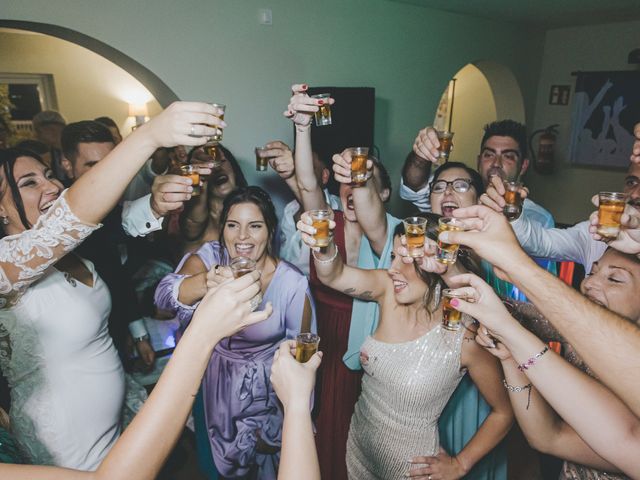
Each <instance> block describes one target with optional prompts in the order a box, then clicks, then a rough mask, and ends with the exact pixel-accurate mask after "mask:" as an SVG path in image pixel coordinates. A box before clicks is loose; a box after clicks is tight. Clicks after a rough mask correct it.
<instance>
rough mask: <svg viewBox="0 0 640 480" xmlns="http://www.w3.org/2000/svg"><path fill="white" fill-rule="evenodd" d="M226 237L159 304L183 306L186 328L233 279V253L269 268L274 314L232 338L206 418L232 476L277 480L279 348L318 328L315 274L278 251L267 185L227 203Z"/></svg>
mask: <svg viewBox="0 0 640 480" xmlns="http://www.w3.org/2000/svg"><path fill="white" fill-rule="evenodd" d="M220 225H221V232H220V242H217V241H214V242H208V243H205V244H204V245H203V246H202V247H201V248H200V249H199V250H198V251H197V252H196V253H194V254H188V255H187V256H185V258H183V259H182V261H181V262H180V264H179V265H178V268H177V270H176V273H172V274H170V275H168V276H166V277H165V278H164V279H163V280H162V281H161V282H160V284H159V285H158V289H157V290H156V297H155V299H156V304H157V305H158V307H160V308H162V309H170V310H174V311H176V313H177V315H178V317H179V319H180V322H181V325H182V327H183V328H184V327H186V325H187V324H188V323H189V321H190V320H191V316H192V315H193V312H194V310H195V308H196V307H197V305H198V302H199V301H200V299H201V298H202V297H203V296H204V295H205V293H206V292H207V290H208V288H210V287H213V286H215V285H218V284H219V283H221V282H223V281H225V280H226V279H227V278H229V277H231V270H230V268H229V267H227V266H226V265H228V263H229V261H230V259H231V258H235V257H238V256H242V257H248V258H251V259H253V260H255V261H256V268H257V269H258V270H260V271H261V273H262V277H261V279H260V282H261V287H262V292H263V301H262V303H263V304H266V303H267V302H270V303H271V304H272V306H273V313H272V315H271V316H270V317H269V318H268V319H267V320H265V321H264V322H262V323H260V324H259V325H253V326H251V327H249V328H247V329H245V330H243V331H242V332H240V333H238V334H236V335H233V336H231V337H229V338H226V339H224V340H223V341H222V342H220V343H219V344H218V345H217V346H216V348H215V352H216V355H213V356H212V357H211V362H210V363H209V367H208V368H207V373H206V374H205V377H204V380H203V391H204V407H205V421H206V428H207V432H208V437H209V442H210V444H211V452H212V454H213V459H214V462H215V464H216V468H217V469H218V472H219V473H220V475H222V477H224V478H250V479H275V478H276V472H277V467H278V460H279V450H280V443H281V436H282V412H281V410H280V408H279V405H278V400H277V397H276V394H275V392H274V390H273V388H272V387H271V384H270V382H269V375H270V371H271V361H272V359H273V354H274V352H275V350H276V349H277V348H278V345H279V344H280V343H281V342H282V341H283V340H284V339H287V338H294V337H295V336H296V334H297V333H299V332H300V331H315V313H314V309H313V304H312V301H311V295H310V293H309V285H308V282H307V278H306V277H305V276H304V275H302V274H301V273H300V271H299V270H298V269H296V268H295V267H294V266H292V265H291V264H289V263H287V262H285V261H283V260H279V259H278V258H276V257H275V256H274V254H273V251H272V245H273V237H274V232H275V230H276V225H277V217H276V214H275V209H274V207H273V203H272V202H271V199H270V198H269V196H268V195H267V193H266V192H264V190H262V189H261V188H259V187H244V188H240V189H238V190H235V191H234V192H232V193H231V194H230V195H229V196H228V197H227V198H226V199H225V201H224V206H223V209H222V214H221V218H220Z"/></svg>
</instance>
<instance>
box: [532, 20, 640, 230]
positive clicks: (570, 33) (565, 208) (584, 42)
mask: <svg viewBox="0 0 640 480" xmlns="http://www.w3.org/2000/svg"><path fill="white" fill-rule="evenodd" d="M638 32H640V22H638V21H635V22H626V23H612V24H607V25H590V26H584V27H574V28H562V29H557V30H549V31H548V32H547V34H546V38H545V44H544V57H543V63H542V69H541V73H540V83H539V90H538V98H537V104H536V111H535V121H534V123H533V124H530V125H529V127H530V128H529V129H530V130H534V129H537V128H543V127H546V126H548V125H552V124H554V123H559V124H560V135H559V137H558V144H557V147H558V148H557V149H556V161H557V166H558V168H557V169H556V172H555V173H553V174H552V175H545V176H542V175H538V174H535V173H533V172H532V173H531V174H529V175H528V177H527V182H528V183H529V186H530V187H531V193H532V198H534V199H535V200H536V201H540V203H541V204H542V205H544V206H545V207H546V208H548V209H549V210H550V211H551V212H552V213H553V214H554V215H555V217H556V221H559V222H564V223H573V222H577V221H581V220H584V219H586V218H587V217H588V216H589V214H590V213H591V212H592V211H593V210H594V208H593V206H592V205H591V202H590V199H591V196H592V195H593V194H595V193H597V192H598V191H601V190H614V191H619V190H620V189H621V188H622V180H623V178H624V173H623V172H620V171H614V170H605V169H591V168H577V167H571V166H570V165H569V164H568V148H567V147H568V139H569V135H570V132H571V105H569V106H555V105H549V104H548V99H549V89H550V87H551V85H571V94H572V96H573V93H574V91H573V87H574V86H575V77H573V76H571V72H574V71H578V70H582V71H597V70H637V69H638V66H637V65H629V64H628V63H627V56H628V54H629V52H630V51H631V50H633V49H634V48H638V46H640V45H639V43H638V42H639V38H640V37H639V35H638ZM638 121H640V119H638ZM532 127H534V128H532Z"/></svg>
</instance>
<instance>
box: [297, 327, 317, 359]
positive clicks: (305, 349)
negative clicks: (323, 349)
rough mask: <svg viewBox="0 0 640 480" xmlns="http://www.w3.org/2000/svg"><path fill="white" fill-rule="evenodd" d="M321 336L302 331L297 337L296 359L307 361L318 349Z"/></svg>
mask: <svg viewBox="0 0 640 480" xmlns="http://www.w3.org/2000/svg"><path fill="white" fill-rule="evenodd" d="M319 344H320V337H319V336H318V335H316V334H315V333H300V334H298V336H297V337H296V360H297V361H298V362H300V363H307V362H308V361H309V360H310V359H311V357H313V355H314V354H315V353H316V352H317V351H318V345H319Z"/></svg>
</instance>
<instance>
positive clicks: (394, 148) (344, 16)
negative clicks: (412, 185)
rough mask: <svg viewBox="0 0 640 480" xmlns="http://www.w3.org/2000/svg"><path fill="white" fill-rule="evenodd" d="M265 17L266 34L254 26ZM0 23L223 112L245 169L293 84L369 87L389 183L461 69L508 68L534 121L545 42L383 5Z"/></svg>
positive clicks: (36, 11)
mask: <svg viewBox="0 0 640 480" xmlns="http://www.w3.org/2000/svg"><path fill="white" fill-rule="evenodd" d="M260 8H270V9H272V11H273V26H270V27H268V26H262V25H259V23H258V11H259V9H260ZM0 19H10V20H24V21H35V22H43V23H51V24H56V25H61V26H64V27H67V28H71V29H74V30H77V31H79V32H81V33H84V34H86V35H89V36H92V37H94V38H96V39H98V40H101V41H103V42H105V43H107V44H109V45H111V46H113V47H115V48H116V49H118V50H121V51H122V52H124V53H125V54H127V55H129V56H130V57H132V58H134V59H135V60H137V61H138V62H140V63H141V64H143V65H144V66H146V67H147V68H149V69H150V70H152V71H153V72H155V73H156V74H157V75H158V76H159V77H160V78H162V79H163V80H164V81H165V82H166V83H167V84H168V85H169V87H171V88H172V89H173V90H174V91H175V92H176V93H177V94H178V96H179V97H181V98H183V99H203V100H212V101H219V102H224V103H226V104H227V105H228V109H227V115H226V117H225V120H227V121H228V123H229V128H228V129H227V131H226V132H225V142H226V143H227V145H228V146H229V147H230V148H231V149H232V150H233V151H234V152H235V153H236V154H237V155H238V156H239V157H240V158H241V159H244V160H246V162H247V164H246V165H247V167H246V168H247V170H248V169H249V168H250V167H249V165H250V162H251V158H252V151H253V147H254V146H255V145H258V144H262V143H264V142H265V141H267V140H271V139H276V138H280V139H283V140H285V141H291V139H292V132H291V126H290V124H289V123H288V122H287V121H285V119H284V118H283V117H282V114H281V112H282V111H283V110H284V108H285V106H286V104H287V100H288V96H289V88H288V87H289V85H290V84H291V83H294V82H308V83H310V84H312V85H313V84H315V85H337V86H370V87H375V88H376V96H377V100H376V124H375V139H376V143H377V144H378V145H379V147H380V148H381V152H382V159H383V161H384V162H385V163H387V164H388V165H390V170H391V174H392V178H393V180H394V181H395V182H396V184H397V181H398V180H399V174H400V168H401V165H402V161H403V159H404V157H405V154H406V152H407V151H408V149H409V148H410V146H411V144H412V142H413V139H414V136H415V134H416V132H417V131H418V130H419V129H420V128H421V127H423V126H424V125H425V124H427V123H430V122H432V119H433V117H434V113H435V109H436V106H437V103H438V101H439V98H440V95H441V93H442V89H443V87H444V86H445V85H446V82H447V80H448V79H449V78H451V76H453V75H454V74H455V73H456V72H457V71H458V70H459V69H460V68H462V67H463V66H464V65H466V64H467V63H470V62H474V61H478V60H493V61H496V62H499V63H502V64H505V65H507V66H508V67H510V68H511V69H512V70H513V72H514V74H515V75H516V77H517V78H518V80H519V82H520V84H521V87H522V91H523V95H524V97H525V105H526V106H527V113H528V115H527V116H528V117H529V118H533V117H532V116H531V115H532V113H533V108H532V107H533V104H534V101H535V89H536V87H537V79H538V73H539V65H540V60H541V46H542V41H543V35H542V33H541V32H539V31H532V30H530V29H528V28H525V27H523V26H522V25H518V24H510V23H505V22H502V21H501V22H497V21H496V22H494V21H490V20H481V19H477V18H472V17H467V16H463V15H456V14H450V13H446V12H441V11H437V10H431V9H427V8H423V7H418V6H413V5H407V4H399V3H394V2H389V1H387V0H324V1H317V0H270V1H268V2H265V1H256V0H182V1H174V0H153V1H152V0H136V1H133V2H132V1H129V0H110V1H109V2H105V1H97V0H56V1H51V0H23V1H20V2H18V1H14V0H9V1H7V0H2V1H0ZM250 177H252V178H250V180H254V181H259V182H261V183H264V182H265V181H267V179H266V178H265V176H262V177H260V179H259V180H255V179H256V178H257V177H256V176H255V175H254V174H253V173H252V174H250ZM269 181H270V180H269ZM398 205H399V204H398V203H397V202H394V203H393V207H397V206H398ZM395 209H396V208H394V210H395Z"/></svg>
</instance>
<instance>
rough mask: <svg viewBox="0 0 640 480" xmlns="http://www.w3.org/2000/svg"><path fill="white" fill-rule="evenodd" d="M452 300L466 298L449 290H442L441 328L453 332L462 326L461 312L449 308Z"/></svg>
mask: <svg viewBox="0 0 640 480" xmlns="http://www.w3.org/2000/svg"><path fill="white" fill-rule="evenodd" d="M454 298H462V299H465V298H467V297H466V296H465V295H463V294H460V293H455V291H454V290H452V289H450V288H445V289H444V290H442V328H444V329H445V330H451V331H453V332H455V331H456V330H458V329H460V325H461V324H462V312H460V311H459V310H456V309H455V308H453V307H452V306H451V300H452V299H454Z"/></svg>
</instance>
